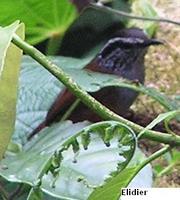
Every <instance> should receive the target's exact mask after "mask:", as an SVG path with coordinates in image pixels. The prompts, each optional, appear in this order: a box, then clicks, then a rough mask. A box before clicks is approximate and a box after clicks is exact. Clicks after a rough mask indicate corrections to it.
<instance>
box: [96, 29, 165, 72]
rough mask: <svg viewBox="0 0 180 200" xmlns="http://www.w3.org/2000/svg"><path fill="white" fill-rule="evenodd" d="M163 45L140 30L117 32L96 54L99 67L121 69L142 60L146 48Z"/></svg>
mask: <svg viewBox="0 0 180 200" xmlns="http://www.w3.org/2000/svg"><path fill="white" fill-rule="evenodd" d="M159 44H163V42H162V41H161V40H158V39H154V38H148V36H147V35H146V34H145V33H144V31H143V30H142V29H139V28H129V29H123V30H121V31H118V32H117V33H116V34H115V35H114V37H113V38H111V39H110V40H109V41H108V42H107V43H106V44H105V46H104V47H103V48H102V50H101V51H100V53H99V54H98V58H99V62H100V65H101V66H103V67H105V68H108V69H116V68H121V67H123V66H124V65H129V64H131V63H134V62H138V61H140V62H141V60H142V62H144V55H145V53H146V51H147V48H148V47H149V46H151V45H159Z"/></svg>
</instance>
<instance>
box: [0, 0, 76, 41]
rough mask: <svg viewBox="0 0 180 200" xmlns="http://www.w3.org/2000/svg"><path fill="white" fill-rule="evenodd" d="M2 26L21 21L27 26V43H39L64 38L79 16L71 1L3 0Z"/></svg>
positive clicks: (0, 17)
mask: <svg viewBox="0 0 180 200" xmlns="http://www.w3.org/2000/svg"><path fill="white" fill-rule="evenodd" d="M0 8H1V12H0V24H3V25H7V24H9V23H12V22H13V21H15V20H17V19H18V20H21V21H22V22H23V23H24V24H25V25H26V35H27V41H28V42H30V43H31V44H36V43H39V42H41V41H43V40H45V39H48V38H50V37H62V36H63V34H64V32H65V31H66V29H67V28H68V27H69V25H70V24H71V23H72V22H73V20H74V19H75V18H76V16H77V11H76V8H75V6H73V5H72V3H70V1H69V0H53V1H52V0H46V1H39V0H8V1H7V0H1V1H0Z"/></svg>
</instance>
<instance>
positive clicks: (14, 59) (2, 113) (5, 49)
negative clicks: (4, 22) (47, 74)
mask: <svg viewBox="0 0 180 200" xmlns="http://www.w3.org/2000/svg"><path fill="white" fill-rule="evenodd" d="M15 32H17V34H19V36H20V37H23V26H22V25H19V22H15V23H13V24H12V25H10V26H7V27H5V28H2V27H0V36H1V40H0V160H1V158H2V157H3V154H4V152H5V150H6V148H7V146H8V143H9V141H10V138H11V135H12V133H13V130H14V125H15V117H16V99H17V92H18V79H19V69H20V60H21V55H22V51H21V50H20V49H19V48H17V47H16V46H15V45H13V44H11V40H12V37H13V34H14V33H15Z"/></svg>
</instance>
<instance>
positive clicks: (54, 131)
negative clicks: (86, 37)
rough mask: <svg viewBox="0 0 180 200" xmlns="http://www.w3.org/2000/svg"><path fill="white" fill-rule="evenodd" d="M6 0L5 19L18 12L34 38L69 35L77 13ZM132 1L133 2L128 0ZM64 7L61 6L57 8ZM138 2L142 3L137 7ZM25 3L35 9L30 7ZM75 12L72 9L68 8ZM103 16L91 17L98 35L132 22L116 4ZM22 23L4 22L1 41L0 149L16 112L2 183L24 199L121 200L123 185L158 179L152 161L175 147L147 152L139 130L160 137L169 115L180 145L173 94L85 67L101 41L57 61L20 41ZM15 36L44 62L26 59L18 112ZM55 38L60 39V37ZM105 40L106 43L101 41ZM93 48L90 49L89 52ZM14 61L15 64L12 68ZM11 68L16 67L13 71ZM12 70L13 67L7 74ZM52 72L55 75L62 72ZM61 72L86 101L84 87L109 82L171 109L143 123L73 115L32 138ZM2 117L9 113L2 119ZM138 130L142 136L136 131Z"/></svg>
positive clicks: (65, 6) (0, 169)
mask: <svg viewBox="0 0 180 200" xmlns="http://www.w3.org/2000/svg"><path fill="white" fill-rule="evenodd" d="M12 2H13V6H14V5H15V7H16V8H17V9H19V13H20V14H17V12H15V11H16V9H14V8H13V6H12ZM136 2H137V1H136ZM138 2H139V4H143V5H144V4H145V7H144V10H143V9H142V10H141V12H142V13H145V12H147V13H148V14H147V15H148V16H152V15H154V14H156V13H155V11H154V9H153V8H152V7H151V5H150V4H148V2H147V1H145V0H144V1H142V0H139V1H138ZM6 3H8V5H6V6H5V1H2V2H1V3H0V5H2V6H3V8H4V9H3V10H2V13H1V14H0V22H1V23H2V24H8V23H9V22H12V21H14V20H15V19H16V18H20V19H21V20H22V21H23V22H25V24H26V26H27V29H26V34H27V36H28V41H30V42H31V43H33V44H34V43H37V42H40V41H42V40H45V39H47V38H49V37H53V36H54V35H56V34H58V35H59V36H60V37H62V35H64V34H65V37H66V30H67V29H68V28H69V26H70V24H71V23H72V22H73V21H74V20H75V18H76V16H77V13H76V9H75V7H74V6H73V5H72V4H71V3H69V2H68V1H67V0H62V1H54V2H53V3H52V2H50V1H45V2H42V1H38V0H36V1H33V2H32V1H30V0H28V1H23V0H20V1H17V2H16V3H15V4H14V1H8V2H6ZM121 3H122V4H121ZM124 3H125V1H121V2H120V4H119V3H118V2H115V3H114V2H113V3H112V4H111V5H112V7H113V8H116V9H118V7H119V6H120V5H125V4H126V3H125V4H124ZM126 5H127V7H128V4H126ZM29 7H31V9H29ZM50 8H52V9H50ZM58 9H59V10H61V12H58ZM136 9H137V10H139V8H138V7H137V8H136ZM27 10H28V11H30V12H25V11H27ZM39 10H40V11H41V12H40V11H39ZM49 10H50V11H52V13H53V14H52V13H51V12H49ZM92 10H93V9H92V8H91V11H90V12H91V14H92V13H97V15H98V14H99V13H100V12H98V11H96V10H93V12H92ZM10 11H12V12H10ZM38 11H39V12H38ZM7 12H8V13H9V14H10V15H9V17H7V18H6V17H5V14H4V13H7ZM90 12H89V11H88V12H87V11H85V12H84V14H81V15H80V17H79V18H78V19H77V20H76V23H74V24H73V25H72V26H71V27H70V29H69V30H72V29H73V27H76V28H78V27H79V26H80V27H83V26H85V24H86V25H87V24H88V23H89V22H88V19H87V18H88V17H87V16H88V15H87V13H90ZM37 13H38V15H37ZM69 13H71V14H70V15H69ZM92 15H93V14H92ZM29 16H31V18H29ZM98 16H99V18H98V20H97V21H96V23H95V25H94V26H93V24H92V22H91V23H90V24H91V25H92V27H94V28H97V30H96V31H95V32H96V33H97V35H98V34H100V33H102V32H104V31H105V30H106V28H107V27H110V25H111V23H112V24H113V23H114V22H116V23H117V22H118V23H120V21H121V25H122V24H123V25H127V24H126V23H127V21H126V22H124V21H122V19H120V20H119V18H118V17H117V16H116V17H115V16H114V13H113V11H112V12H111V14H110V15H108V14H107V13H106V14H105V12H104V13H103V14H102V13H101V14H100V15H98ZM102 16H106V17H108V16H111V17H110V18H109V19H108V20H109V21H108V23H107V22H105V20H104V19H105V18H102ZM83 18H84V19H83ZM82 19H83V20H82ZM103 21H104V22H103ZM100 22H102V24H101V23H100ZM100 24H101V26H100ZM88 25H89V24H88ZM18 28H20V29H21V27H20V25H19V24H18V23H14V24H12V25H10V26H8V27H5V28H1V29H0V32H1V35H2V37H4V39H3V40H2V42H1V45H0V48H2V49H0V58H1V68H0V69H1V72H2V73H1V74H0V75H1V76H0V78H1V79H0V84H1V85H0V98H1V102H0V103H1V104H0V131H1V132H2V133H3V134H0V136H1V135H2V136H3V138H2V139H1V138H0V140H1V141H3V143H4V144H3V145H4V147H3V149H0V151H1V153H2V155H3V154H4V151H5V149H6V148H7V145H8V143H9V138H10V134H11V133H12V129H13V128H14V121H15V118H16V125H15V128H14V129H15V131H14V134H13V137H12V142H11V143H9V147H8V149H7V151H6V154H5V157H4V159H2V161H1V162H0V176H1V180H0V182H3V185H5V188H6V187H7V189H6V190H7V191H8V192H9V190H10V188H13V190H14V191H15V195H16V196H17V198H18V199H24V198H26V199H28V200H34V199H37V200H40V199H51V198H52V199H89V200H95V199H103V198H104V196H105V195H106V199H107V200H112V199H113V200H117V199H119V197H120V195H121V190H120V189H121V188H122V187H127V186H131V187H132V186H134V187H137V186H147V187H150V186H151V184H152V170H151V167H150V166H146V165H148V164H149V163H150V162H151V161H153V160H154V159H156V158H158V157H160V156H162V155H163V154H165V153H167V152H169V150H170V146H167V147H164V148H162V149H160V150H159V151H157V152H155V153H154V154H152V155H151V156H149V157H148V158H146V157H145V156H144V155H143V153H142V152H141V151H140V150H139V149H137V142H138V141H139V140H140V139H141V137H142V138H143V137H146V136H147V135H146V133H147V132H148V134H149V135H150V136H151V138H153V139H154V140H156V141H158V142H161V141H162V140H161V139H162V138H163V137H166V136H167V135H166V134H163V133H159V132H155V133H156V134H157V136H156V134H154V132H153V131H151V129H152V128H153V127H154V126H155V125H157V124H158V123H159V122H162V121H164V123H165V129H166V131H167V132H168V133H169V135H170V136H171V135H172V137H171V141H172V142H169V145H171V146H172V144H173V142H174V143H176V142H177V143H176V144H179V143H178V141H179V140H180V139H179V137H178V136H176V135H175V133H174V132H172V131H171V129H170V128H169V121H170V120H171V119H172V118H175V117H177V115H179V110H178V106H177V104H176V103H174V102H175V101H170V99H169V98H168V97H167V96H166V95H165V94H162V93H160V92H159V91H157V90H155V89H153V88H147V87H145V86H142V85H140V84H135V83H132V82H129V81H127V80H120V79H118V80H117V77H116V76H113V75H108V76H107V75H106V74H99V73H92V72H88V71H85V70H83V69H82V68H83V67H84V66H85V65H86V64H88V63H89V61H90V60H91V59H92V58H93V57H94V55H95V54H96V52H97V49H98V47H95V48H94V49H93V48H90V49H88V56H86V57H85V58H81V59H78V58H71V57H63V56H54V57H51V59H52V61H53V63H55V65H54V64H52V63H51V62H50V61H49V60H47V58H46V57H45V56H44V55H43V54H41V53H40V52H38V51H37V50H36V49H35V48H32V46H30V45H28V44H27V43H23V41H22V40H21V39H19V40H18V41H19V43H18V42H17V38H18V37H17V36H16V35H14V33H15V31H16V30H17V29H18ZM146 28H147V29H148V31H150V32H149V33H150V35H151V34H153V33H154V31H155V30H156V25H155V24H154V23H148V24H147V27H146ZM69 30H68V31H69ZM77 30H79V29H77ZM88 30H89V29H88ZM102 30H103V31H102ZM68 31H67V33H68ZM101 31H102V32H101ZM21 34H22V33H20V35H21ZM97 35H96V36H97ZM12 39H13V42H14V44H16V45H17V46H18V47H20V48H22V49H23V50H24V51H26V53H27V54H29V55H30V56H31V57H32V58H33V59H35V60H36V61H38V62H39V63H40V64H41V65H39V64H37V63H36V62H35V61H34V60H33V59H32V58H30V57H28V56H24V58H23V62H22V67H21V74H20V87H19V96H18V99H17V113H16V117H15V105H16V96H17V84H18V71H19V64H18V62H19V60H20V51H18V52H15V53H14V51H13V53H12V52H11V54H9V52H8V53H7V50H8V51H9V50H10V51H11V46H12V45H11V46H10V41H11V40H12ZM56 39H57V38H56ZM58 39H59V38H58ZM54 41H56V42H57V40H54ZM54 41H52V43H51V41H50V43H49V44H48V45H49V52H50V53H53V52H56V49H52V44H54ZM58 41H59V40H58ZM98 42H101V40H98ZM62 44H63V43H62ZM99 45H100V46H101V44H100V43H99ZM9 46H10V47H9ZM13 48H14V50H16V51H17V47H15V46H14V45H13ZM61 50H62V49H61ZM89 50H91V51H90V52H89ZM49 52H48V53H49ZM11 56H13V57H11ZM8 60H9V61H8ZM11 60H13V62H14V63H15V64H14V65H13V67H14V68H13V71H12V63H10V61H11ZM4 64H5V65H4ZM46 64H47V65H46ZM56 65H57V66H58V67H57V66H56ZM42 66H43V67H46V69H48V70H49V71H50V72H51V73H52V72H53V69H54V71H56V73H57V74H60V75H61V77H59V76H58V75H56V74H55V73H54V74H53V73H52V74H50V73H49V72H48V71H47V70H45V69H44V68H42ZM47 66H48V67H49V68H48V67H47ZM10 67H11V69H10V70H9V68H10ZM52 68H53V69H52ZM14 70H15V71H14ZM10 71H11V74H10V73H9V72H10ZM12 72H13V74H12ZM61 72H63V73H61ZM64 72H65V73H64ZM4 74H7V76H8V77H10V80H11V81H12V79H13V87H12V84H10V83H11V82H10V81H9V79H8V81H6V79H3V76H4ZM53 75H56V77H55V76H53ZM62 77H65V78H64V79H63V83H64V84H66V83H67V82H68V83H70V84H72V85H75V86H77V87H76V89H77V91H75V89H74V88H73V87H72V88H71V89H72V92H73V93H74V94H77V93H78V92H84V93H83V94H84V96H82V97H81V100H82V101H83V100H84V99H86V98H87V99H88V97H89V95H88V94H87V93H86V92H85V91H87V92H93V91H98V90H99V89H101V88H103V87H108V86H117V87H126V88H130V89H133V90H135V91H139V92H141V93H143V94H146V95H148V96H149V97H150V98H153V99H154V100H156V101H157V102H158V103H159V104H160V105H162V106H164V108H166V110H167V111H169V112H167V113H164V114H160V115H159V116H158V117H157V118H156V119H154V120H153V121H152V122H151V123H150V124H149V125H148V126H147V127H146V128H144V129H143V128H142V127H139V126H138V125H134V123H128V120H127V121H126V122H127V124H128V125H129V126H128V125H127V124H125V123H122V122H119V121H118V120H119V118H118V120H117V121H112V120H109V121H102V122H99V123H94V124H90V123H89V122H87V121H84V122H80V123H74V124H73V123H72V122H71V121H61V122H58V123H54V124H53V125H51V126H50V127H47V128H45V129H43V130H42V131H41V132H40V133H39V135H38V136H37V137H34V138H33V139H32V140H31V141H27V137H28V134H30V133H31V132H32V130H33V129H34V128H35V127H36V126H37V125H38V124H39V123H40V122H41V121H42V120H43V119H44V117H45V116H46V113H47V111H48V109H49V107H50V106H51V104H52V102H53V101H54V99H55V97H56V95H57V94H58V93H59V92H60V91H61V90H62V88H63V87H64V86H63V85H62V84H61V83H60V82H59V80H61V78H62ZM66 77H68V78H66ZM57 78H58V79H59V80H57ZM4 80H5V81H4ZM73 80H75V82H74V81H73ZM76 83H77V84H78V85H77V84H76ZM79 86H81V87H79ZM81 88H82V89H81ZM9 91H11V92H9ZM4 95H7V97H6V99H4ZM89 101H90V103H91V106H93V104H96V103H97V102H96V101H92V100H91V99H90V100H89ZM103 112H104V113H106V112H107V110H106V109H104V110H103ZM4 113H5V114H4ZM97 113H98V109H97ZM3 118H4V119H5V120H2V119H3ZM120 119H121V118H120ZM134 127H136V128H134ZM134 130H135V131H134ZM5 131H7V132H5ZM4 133H5V134H4ZM138 134H139V136H138V137H137V136H136V135H138ZM151 134H152V135H151ZM161 137H162V138H161ZM167 143H168V142H167ZM1 146H2V145H1ZM171 148H173V146H172V147H171ZM178 159H179V154H178V153H177V152H176V153H175V156H174V157H173V159H171V161H169V164H170V166H174V165H175V164H177V161H178ZM156 169H157V172H158V173H159V175H160V174H163V173H165V172H166V171H168V169H164V170H163V169H160V170H159V168H158V167H156ZM158 170H159V171H158ZM142 180H143V181H142ZM14 184H15V185H17V187H18V188H17V189H16V188H15V189H14ZM19 184H20V186H19ZM133 184H134V185H133ZM0 186H1V185H0ZM19 188H20V190H19ZM19 191H20V192H19ZM0 195H2V198H5V199H7V198H8V197H7V195H6V194H5V193H4V190H1V187H0ZM48 195H49V196H48Z"/></svg>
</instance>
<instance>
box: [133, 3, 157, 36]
mask: <svg viewBox="0 0 180 200" xmlns="http://www.w3.org/2000/svg"><path fill="white" fill-rule="evenodd" d="M132 13H133V14H135V15H138V16H142V17H152V18H156V17H157V16H158V15H157V12H156V10H155V8H154V7H153V5H152V3H151V2H150V1H148V0H134V1H133V3H132ZM130 26H137V27H141V28H142V29H144V30H145V31H146V32H147V33H148V34H149V35H150V36H153V35H154V34H155V32H156V30H157V27H158V25H157V23H156V22H152V21H137V20H131V21H130Z"/></svg>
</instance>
